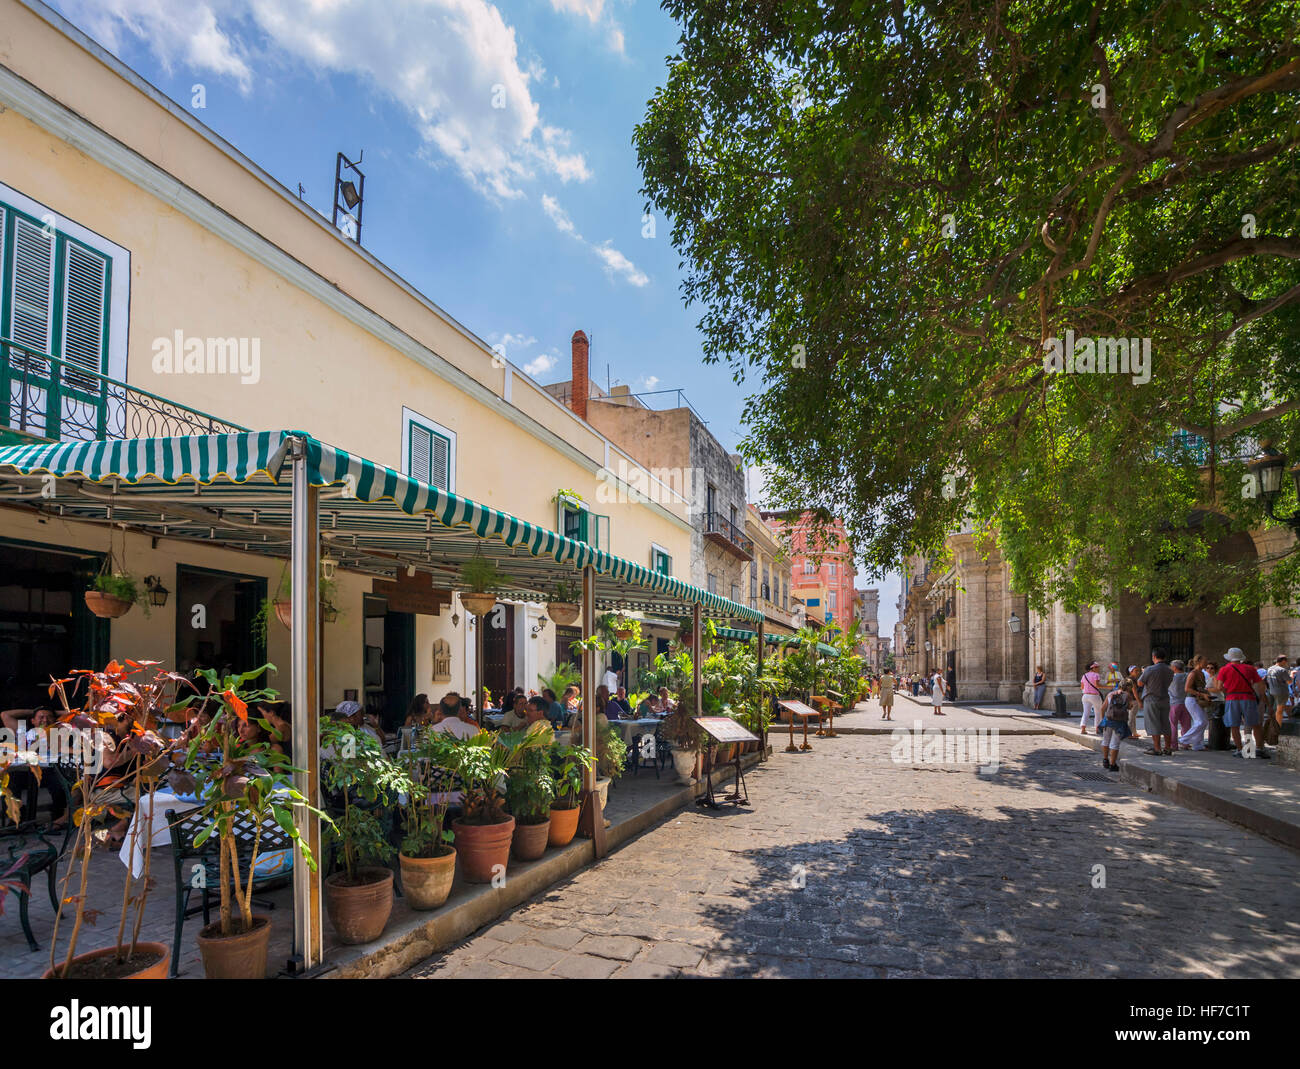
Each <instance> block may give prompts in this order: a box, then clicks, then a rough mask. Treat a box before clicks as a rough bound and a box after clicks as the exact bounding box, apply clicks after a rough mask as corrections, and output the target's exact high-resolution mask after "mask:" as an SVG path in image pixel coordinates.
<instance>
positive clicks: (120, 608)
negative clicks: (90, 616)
mask: <svg viewBox="0 0 1300 1069" xmlns="http://www.w3.org/2000/svg"><path fill="white" fill-rule="evenodd" d="M132 604H134V603H133V602H130V601H127V600H126V598H119V597H114V596H113V595H112V594H105V593H104V592H103V591H102V590H87V591H86V608H88V609H89V610H90V611H91V612H92V613H94V614H95V615H96V616H98V617H99V618H100V619H101V620H116V619H117V618H118V617H119V616H124V615H125V614H126V613H128V612H130V610H131V606H132Z"/></svg>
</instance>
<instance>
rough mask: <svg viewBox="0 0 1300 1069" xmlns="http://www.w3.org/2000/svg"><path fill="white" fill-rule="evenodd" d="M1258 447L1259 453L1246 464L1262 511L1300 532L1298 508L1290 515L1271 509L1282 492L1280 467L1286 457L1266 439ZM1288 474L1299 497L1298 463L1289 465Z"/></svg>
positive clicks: (1299, 512) (1299, 472) (1284, 464)
mask: <svg viewBox="0 0 1300 1069" xmlns="http://www.w3.org/2000/svg"><path fill="white" fill-rule="evenodd" d="M1260 447H1261V448H1260V453H1259V455H1258V456H1257V457H1255V458H1253V459H1252V460H1250V461H1249V462H1248V463H1247V464H1246V467H1247V468H1248V469H1249V470H1250V477H1251V481H1252V482H1253V484H1254V489H1255V493H1256V495H1258V496H1259V497H1262V498H1263V499H1264V511H1265V512H1266V513H1268V515H1269V517H1270V518H1271V519H1274V520H1277V522H1278V523H1284V524H1286V525H1287V526H1288V527H1290V528H1291V529H1292V530H1293V531H1297V532H1300V509H1297V510H1296V511H1295V512H1293V513H1292V514H1291V515H1290V516H1279V515H1278V514H1277V513H1276V512H1274V511H1273V504H1274V502H1275V501H1277V496H1278V494H1280V493H1281V492H1282V469H1283V468H1284V467H1285V466H1286V457H1284V456H1283V455H1282V454H1281V453H1279V452H1278V451H1277V450H1276V449H1274V448H1273V446H1272V443H1271V442H1269V441H1268V440H1265V441H1263V442H1261V443H1260ZM1290 475H1291V479H1292V481H1293V482H1294V483H1295V488H1296V496H1297V497H1300V464H1295V465H1293V466H1292V467H1291V471H1290Z"/></svg>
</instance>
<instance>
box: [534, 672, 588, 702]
mask: <svg viewBox="0 0 1300 1069" xmlns="http://www.w3.org/2000/svg"><path fill="white" fill-rule="evenodd" d="M537 682H539V683H540V684H541V685H542V688H543V689H544V690H549V691H551V693H552V694H554V695H555V697H556V699H557V700H558V699H559V698H561V697H563V696H564V692H565V690H566V689H567V688H568V687H570V686H572V685H573V684H575V683H581V682H582V669H581V668H579V667H578V666H577V665H575V664H558V665H552V666H551V671H550V673H549V674H545V673H542V672H539V673H538V674H537Z"/></svg>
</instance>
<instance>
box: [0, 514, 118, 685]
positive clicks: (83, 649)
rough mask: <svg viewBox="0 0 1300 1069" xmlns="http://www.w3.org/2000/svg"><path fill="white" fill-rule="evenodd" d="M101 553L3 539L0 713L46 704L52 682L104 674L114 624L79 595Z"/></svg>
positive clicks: (0, 549) (0, 564) (0, 555)
mask: <svg viewBox="0 0 1300 1069" xmlns="http://www.w3.org/2000/svg"><path fill="white" fill-rule="evenodd" d="M102 562H103V555H102V554H99V553H89V552H79V551H77V550H60V549H52V548H50V547H48V546H43V545H38V544H36V543H31V542H18V541H10V540H4V539H0V703H3V704H0V708H4V709H15V708H16V709H30V708H32V707H34V706H37V705H43V704H48V702H49V690H48V688H49V685H50V677H51V676H53V677H54V678H56V679H62V678H63V677H64V676H66V675H67V674H68V672H69V670H71V669H73V668H103V667H104V665H105V663H106V662H107V660H108V639H109V622H108V621H107V620H101V619H99V618H98V617H96V616H94V615H93V614H92V613H91V611H90V610H89V609H87V608H86V601H85V598H84V597H83V596H82V595H83V594H84V593H85V591H86V588H87V587H88V586H89V585H90V583H91V580H93V579H94V577H95V575H96V574H97V573H98V572H99V569H100V566H101V564H102Z"/></svg>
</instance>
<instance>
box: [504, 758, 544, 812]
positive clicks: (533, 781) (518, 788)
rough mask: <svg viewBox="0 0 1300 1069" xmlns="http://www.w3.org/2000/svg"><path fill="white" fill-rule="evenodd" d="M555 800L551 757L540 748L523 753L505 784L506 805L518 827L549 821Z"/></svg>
mask: <svg viewBox="0 0 1300 1069" xmlns="http://www.w3.org/2000/svg"><path fill="white" fill-rule="evenodd" d="M554 801H555V780H554V779H553V778H552V775H551V755H550V753H549V752H548V750H546V749H542V748H540V747H536V748H532V749H528V750H525V751H523V752H522V753H521V754H520V756H519V761H518V763H517V764H516V766H515V767H514V768H513V769H512V770H511V772H510V778H509V779H508V780H507V782H506V804H507V805H508V806H509V807H510V812H511V813H512V814H514V818H515V820H516V821H518V822H519V823H520V824H542V823H544V822H546V821H548V820H550V813H551V803H552V802H554Z"/></svg>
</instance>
